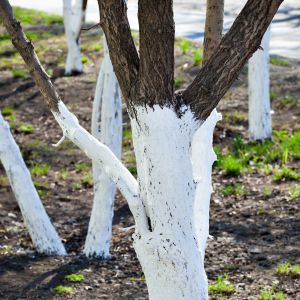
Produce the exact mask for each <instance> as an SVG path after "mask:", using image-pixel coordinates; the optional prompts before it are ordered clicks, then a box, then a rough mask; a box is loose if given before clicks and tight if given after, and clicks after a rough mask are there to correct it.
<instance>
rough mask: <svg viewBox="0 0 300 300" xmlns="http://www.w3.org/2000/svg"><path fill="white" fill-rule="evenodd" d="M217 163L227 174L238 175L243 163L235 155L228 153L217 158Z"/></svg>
mask: <svg viewBox="0 0 300 300" xmlns="http://www.w3.org/2000/svg"><path fill="white" fill-rule="evenodd" d="M218 165H219V166H220V167H221V168H222V169H223V170H224V171H225V173H226V174H227V175H231V176H238V175H240V173H241V171H242V168H243V165H242V162H241V161H240V160H239V159H238V158H237V157H235V156H233V155H231V154H229V155H226V156H223V157H222V158H221V159H219V160H218Z"/></svg>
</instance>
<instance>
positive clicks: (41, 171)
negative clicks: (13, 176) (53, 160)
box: [31, 164, 50, 176]
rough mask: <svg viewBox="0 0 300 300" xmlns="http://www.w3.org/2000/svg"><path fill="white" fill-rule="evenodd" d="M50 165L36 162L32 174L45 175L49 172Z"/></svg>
mask: <svg viewBox="0 0 300 300" xmlns="http://www.w3.org/2000/svg"><path fill="white" fill-rule="evenodd" d="M49 170H50V166H49V165H47V164H36V165H34V166H33V167H32V168H31V174H32V175H33V176H43V175H47V174H48V173H49Z"/></svg>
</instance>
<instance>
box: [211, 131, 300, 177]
mask: <svg viewBox="0 0 300 300" xmlns="http://www.w3.org/2000/svg"><path fill="white" fill-rule="evenodd" d="M215 152H216V154H217V156H218V161H217V162H216V167H217V168H219V169H223V170H224V171H225V173H226V174H228V175H238V174H239V173H241V172H244V171H251V170H252V169H253V168H256V169H258V170H260V171H262V172H263V173H267V174H270V173H272V172H273V168H272V166H271V164H272V163H276V164H277V165H279V167H280V170H277V172H276V175H275V178H274V180H275V181H281V180H282V179H284V178H286V180H297V179H299V178H300V176H299V173H297V172H295V171H293V170H290V169H289V168H287V167H286V165H287V164H288V163H290V162H293V161H295V160H298V159H300V130H297V131H294V132H287V131H283V130H281V131H273V140H272V141H270V140H266V141H264V142H248V143H246V142H245V141H244V140H243V139H242V138H241V137H240V136H237V137H235V138H234V139H233V140H232V142H231V144H230V146H229V147H228V148H226V150H223V151H221V150H220V149H219V148H217V147H215Z"/></svg>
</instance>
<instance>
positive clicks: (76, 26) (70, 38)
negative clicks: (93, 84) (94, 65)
mask: <svg viewBox="0 0 300 300" xmlns="http://www.w3.org/2000/svg"><path fill="white" fill-rule="evenodd" d="M84 1H85V0H75V3H74V5H72V0H63V15H64V25H65V33H66V38H67V45H68V54H67V61H66V67H65V74H66V75H72V74H80V73H82V71H83V65H82V62H81V54H80V43H79V36H80V29H81V26H82V23H83V22H84V19H85V9H86V3H83V2H84Z"/></svg>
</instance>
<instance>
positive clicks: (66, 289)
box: [53, 284, 73, 295]
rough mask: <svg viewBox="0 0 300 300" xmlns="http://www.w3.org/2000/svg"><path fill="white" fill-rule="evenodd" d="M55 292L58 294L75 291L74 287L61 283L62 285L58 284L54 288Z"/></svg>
mask: <svg viewBox="0 0 300 300" xmlns="http://www.w3.org/2000/svg"><path fill="white" fill-rule="evenodd" d="M53 292H54V293H55V294H58V295H62V294H71V293H72V292H73V288H71V287H69V286H64V285H61V284H60V285H58V286H56V287H55V288H53Z"/></svg>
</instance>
